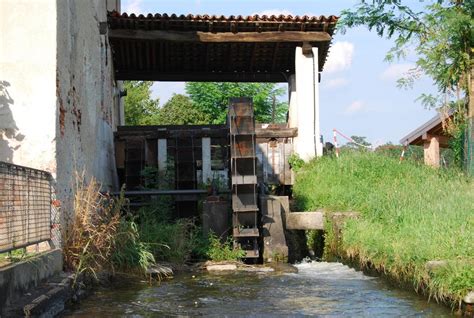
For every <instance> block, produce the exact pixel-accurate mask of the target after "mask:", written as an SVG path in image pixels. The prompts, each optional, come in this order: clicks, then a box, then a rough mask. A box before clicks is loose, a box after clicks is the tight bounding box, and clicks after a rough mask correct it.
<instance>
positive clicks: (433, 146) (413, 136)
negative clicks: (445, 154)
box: [400, 113, 452, 167]
mask: <svg viewBox="0 0 474 318" xmlns="http://www.w3.org/2000/svg"><path fill="white" fill-rule="evenodd" d="M448 118H452V113H449V114H448V115H445V116H443V115H442V114H438V115H436V116H434V117H433V118H432V119H430V120H429V121H427V122H426V123H424V124H423V125H421V126H420V127H418V128H416V129H415V130H413V131H412V132H411V133H409V134H408V135H406V136H405V137H403V138H402V139H400V143H401V144H403V145H405V146H408V145H413V146H423V149H424V160H425V164H427V165H430V166H433V167H439V165H440V148H448V147H449V139H450V136H449V135H448V134H446V132H445V130H444V127H443V121H444V120H446V119H448Z"/></svg>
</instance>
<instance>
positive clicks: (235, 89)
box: [186, 82, 288, 124]
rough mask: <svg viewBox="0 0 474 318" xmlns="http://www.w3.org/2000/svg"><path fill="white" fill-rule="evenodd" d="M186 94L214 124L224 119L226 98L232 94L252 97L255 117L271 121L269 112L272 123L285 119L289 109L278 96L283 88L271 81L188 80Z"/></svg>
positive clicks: (260, 120) (233, 95)
mask: <svg viewBox="0 0 474 318" xmlns="http://www.w3.org/2000/svg"><path fill="white" fill-rule="evenodd" d="M186 93H187V94H188V95H189V96H190V98H191V100H192V101H193V103H194V104H195V105H196V107H197V108H198V109H199V110H200V111H202V112H203V113H205V114H206V115H207V116H208V118H210V120H211V122H212V123H214V124H222V123H224V122H225V120H226V115H227V108H228V106H229V99H230V98H232V97H251V98H253V104H254V111H255V119H256V120H257V121H258V122H266V123H269V122H271V121H272V113H274V119H275V122H284V121H285V116H286V112H287V110H288V105H287V103H284V102H280V101H278V99H277V98H278V97H280V96H282V95H283V94H284V89H283V88H277V87H276V85H275V84H273V83H200V82H189V83H186ZM274 97H275V98H274ZM273 109H274V112H273Z"/></svg>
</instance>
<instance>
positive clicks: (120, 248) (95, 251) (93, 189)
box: [63, 176, 155, 280]
mask: <svg viewBox="0 0 474 318" xmlns="http://www.w3.org/2000/svg"><path fill="white" fill-rule="evenodd" d="M100 190H101V186H100V184H99V183H98V182H97V181H96V180H95V179H94V178H92V179H91V180H90V181H89V182H85V181H84V177H83V176H78V177H77V183H76V187H75V197H74V211H73V212H74V213H73V218H72V220H71V221H70V222H69V223H68V224H67V225H66V228H65V230H64V231H63V242H64V244H63V254H64V264H65V267H66V269H67V270H70V271H74V272H76V274H77V275H76V278H77V277H78V276H79V274H84V275H86V276H88V277H92V278H94V279H95V280H97V279H98V273H100V272H111V273H114V272H115V271H117V270H118V271H126V272H139V273H143V274H144V273H145V272H146V270H147V268H148V267H149V266H150V265H153V264H154V262H155V260H154V258H153V255H152V254H151V253H150V251H149V248H148V246H147V245H146V244H145V243H143V242H142V241H141V240H140V237H139V234H138V230H137V225H136V224H135V222H134V220H133V219H132V218H131V217H130V216H128V215H127V214H126V213H125V212H124V211H123V208H124V200H125V199H124V197H123V195H122V196H120V197H119V198H112V197H109V196H107V195H104V194H102V193H101V192H100Z"/></svg>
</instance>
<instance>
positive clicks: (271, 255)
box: [260, 195, 289, 262]
mask: <svg viewBox="0 0 474 318" xmlns="http://www.w3.org/2000/svg"><path fill="white" fill-rule="evenodd" d="M260 209H261V213H262V234H263V261H264V262H273V261H287V260H288V244H287V242H286V237H285V228H284V226H283V225H284V222H285V221H284V220H285V215H286V214H288V213H289V203H288V197H286V196H273V195H269V196H261V197H260Z"/></svg>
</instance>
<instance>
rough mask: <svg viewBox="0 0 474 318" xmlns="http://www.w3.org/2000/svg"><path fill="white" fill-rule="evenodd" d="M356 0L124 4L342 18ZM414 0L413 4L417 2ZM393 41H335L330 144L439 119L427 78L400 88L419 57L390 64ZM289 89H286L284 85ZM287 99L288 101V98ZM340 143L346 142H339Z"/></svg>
mask: <svg viewBox="0 0 474 318" xmlns="http://www.w3.org/2000/svg"><path fill="white" fill-rule="evenodd" d="M357 2H358V1H355V0H338V1H328V0H291V1H290V0H285V1H281V0H263V1H260V0H259V1H257V0H239V1H237V0H233V1H231V0H172V1H169V0H164V1H156V0H122V12H127V13H138V14H140V13H142V14H148V13H153V14H154V13H168V14H172V13H175V14H178V15H179V14H188V13H192V14H218V15H220V14H223V15H226V16H229V15H253V14H260V15H262V14H266V15H271V14H276V15H277V14H291V15H293V16H294V15H305V14H306V15H314V16H320V15H326V16H328V15H339V14H340V12H341V10H343V9H346V8H351V7H353V6H354V5H355V4H356V3H357ZM416 2H417V1H414V0H410V1H408V3H414V4H415V3H416ZM391 47H392V42H391V41H390V40H386V39H382V38H380V37H378V36H377V35H376V34H375V32H369V31H368V30H367V29H365V28H355V29H349V30H348V31H347V32H346V33H345V34H342V33H340V32H337V31H336V33H335V35H334V36H333V41H332V46H331V49H330V52H329V54H328V59H327V61H326V64H325V66H324V70H323V72H322V74H321V83H320V123H321V134H322V135H323V137H324V140H325V141H332V130H333V128H336V129H337V130H338V131H341V132H342V133H344V134H345V135H348V136H351V135H356V136H365V137H366V138H367V141H369V142H371V143H372V144H373V145H379V144H383V143H386V142H393V143H395V144H398V143H399V140H400V139H401V138H402V137H404V136H405V135H407V134H408V133H410V132H411V131H412V130H414V129H415V128H417V127H418V126H420V125H422V124H423V123H424V122H426V121H427V120H429V119H430V118H432V117H433V116H435V115H436V111H434V110H428V109H425V108H424V107H423V106H422V105H421V103H420V102H419V101H417V100H416V99H417V98H418V97H419V96H420V95H421V94H422V93H434V92H435V91H436V89H435V87H434V85H433V84H432V81H431V80H430V79H429V78H426V77H423V78H421V79H420V80H419V81H418V82H417V83H415V85H414V87H413V88H412V89H400V88H397V85H396V81H397V79H399V78H400V77H402V76H403V75H404V74H405V73H406V72H407V71H408V70H409V69H410V68H412V67H413V66H414V63H415V57H408V59H406V60H401V61H395V62H393V63H388V62H385V61H384V58H385V54H386V53H387V51H388V50H389V49H390V48H391ZM281 85H282V86H283V87H285V88H287V85H286V84H281ZM152 89H153V96H154V97H157V98H159V99H160V104H164V103H165V102H166V101H167V100H168V99H169V98H170V97H171V96H172V95H173V94H174V93H178V94H182V93H185V92H184V83H182V82H155V84H154V85H153V87H152ZM282 98H283V99H285V100H286V99H287V98H288V97H287V96H283V97H282ZM338 138H339V140H338V142H340V141H341V137H338Z"/></svg>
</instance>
